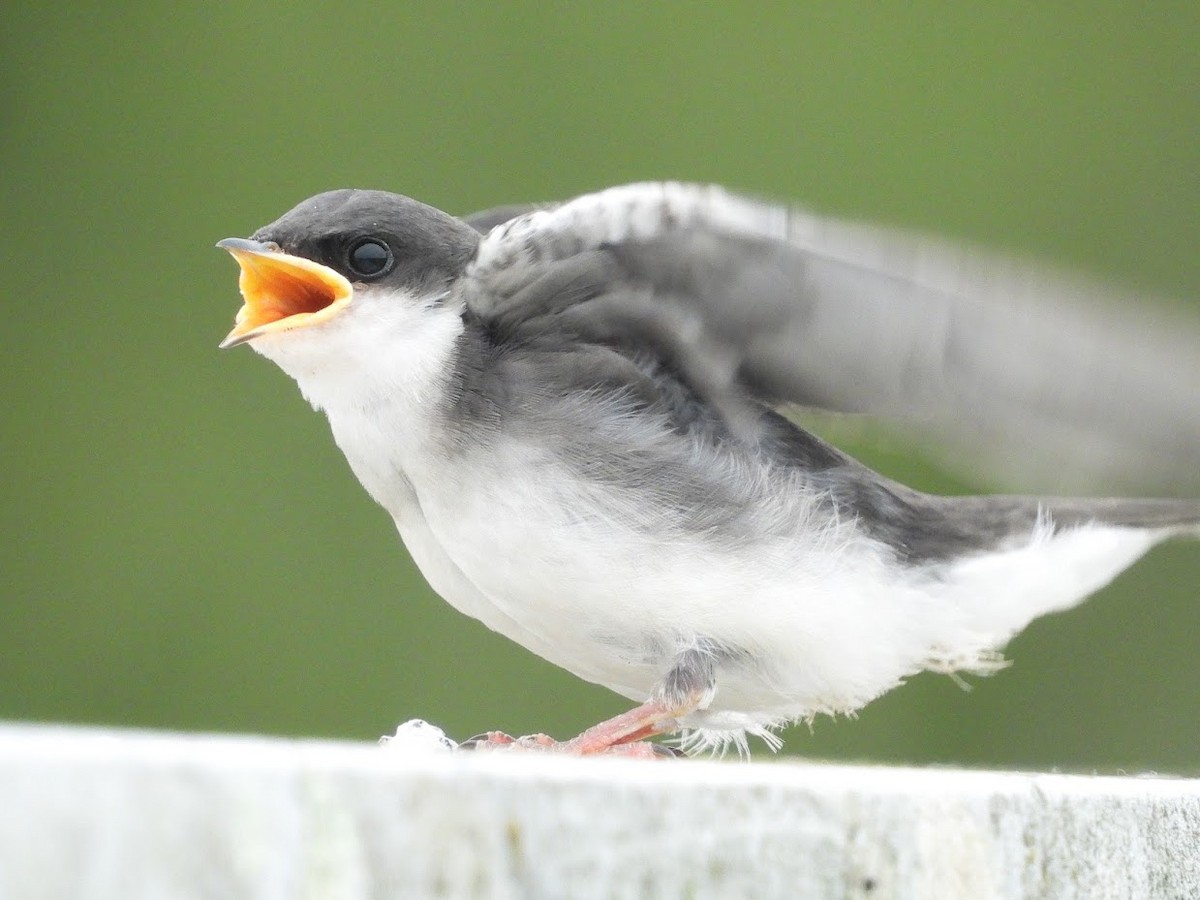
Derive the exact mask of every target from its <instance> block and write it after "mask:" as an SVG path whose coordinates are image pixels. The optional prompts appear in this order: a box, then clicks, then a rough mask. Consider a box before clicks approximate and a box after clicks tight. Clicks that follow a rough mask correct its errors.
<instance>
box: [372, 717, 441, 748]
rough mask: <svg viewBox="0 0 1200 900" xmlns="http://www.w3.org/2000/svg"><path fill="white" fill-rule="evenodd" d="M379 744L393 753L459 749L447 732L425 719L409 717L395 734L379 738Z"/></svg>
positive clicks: (398, 727)
mask: <svg viewBox="0 0 1200 900" xmlns="http://www.w3.org/2000/svg"><path fill="white" fill-rule="evenodd" d="M379 746H381V747H385V748H387V750H388V751H390V752H392V753H448V752H450V751H451V750H457V749H458V744H456V743H455V742H454V741H452V740H450V738H448V737H446V732H444V731H442V729H440V728H438V727H437V726H436V725H431V724H429V723H428V722H426V721H425V720H424V719H409V720H408V721H407V722H403V723H401V724H400V725H397V726H396V733H395V734H391V735H384V736H383V737H381V738H380V739H379Z"/></svg>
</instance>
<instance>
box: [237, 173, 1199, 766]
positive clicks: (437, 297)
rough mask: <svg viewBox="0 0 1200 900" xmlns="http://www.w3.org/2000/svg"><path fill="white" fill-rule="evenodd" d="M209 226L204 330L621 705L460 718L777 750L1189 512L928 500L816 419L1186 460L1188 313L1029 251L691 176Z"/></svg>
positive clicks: (1011, 455) (1190, 451) (485, 598)
mask: <svg viewBox="0 0 1200 900" xmlns="http://www.w3.org/2000/svg"><path fill="white" fill-rule="evenodd" d="M217 246H218V247H220V248H223V249H224V250H226V251H228V252H229V253H230V254H231V255H232V256H233V257H234V259H235V260H236V262H237V263H238V264H239V266H240V276H239V287H240V290H241V294H242V297H243V305H242V307H241V308H240V310H239V311H238V313H237V316H236V322H235V327H234V328H233V330H232V331H231V332H230V333H229V335H228V336H227V337H226V338H225V340H224V341H223V342H222V343H221V345H220V346H221V347H222V348H228V347H233V346H236V345H240V344H248V345H249V346H250V347H251V348H253V349H254V350H255V351H256V352H258V353H259V354H261V355H263V356H265V357H266V358H267V359H269V360H271V361H273V362H274V363H276V364H277V365H278V366H279V367H280V368H281V369H282V370H283V371H284V372H285V373H287V374H288V375H290V376H291V377H292V378H293V379H294V380H295V381H296V383H297V384H298V386H299V388H300V391H301V392H302V394H303V396H304V397H305V398H306V399H307V400H308V401H309V403H310V404H311V405H312V406H313V408H314V409H316V410H319V411H323V412H324V413H325V415H326V416H327V418H328V422H329V425H330V427H331V430H332V434H333V438H334V440H335V441H336V443H337V445H338V447H339V448H340V449H341V451H342V452H343V454H344V455H345V457H346V459H347V461H348V462H349V465H350V467H351V469H352V470H353V472H354V474H355V475H356V476H357V478H358V480H359V481H360V482H361V484H362V486H363V487H364V488H365V489H366V491H367V492H368V494H370V496H371V497H372V498H373V499H374V500H375V501H376V502H377V503H378V504H379V505H380V506H382V507H383V508H384V509H385V510H386V511H387V512H388V513H389V514H390V515H391V517H392V519H393V520H394V522H395V525H396V528H397V529H398V531H399V535H400V537H401V539H402V541H403V543H404V545H405V546H406V548H407V550H408V552H409V554H410V555H411V557H412V559H413V561H414V562H415V564H416V565H417V567H418V568H419V569H420V571H421V572H422V574H423V576H424V577H425V579H426V580H427V581H428V583H429V584H430V586H431V587H432V588H433V590H434V591H436V592H437V593H438V594H439V595H440V596H441V597H442V598H444V599H445V600H446V601H448V602H449V603H450V605H452V606H453V607H455V608H456V609H457V610H459V611H460V612H462V613H464V614H466V615H468V616H471V617H472V618H475V619H477V620H479V621H480V622H482V623H483V624H484V625H486V626H487V627H488V628H490V629H492V630H493V631H496V632H498V633H499V634H501V635H504V636H506V637H508V638H510V639H511V640H513V641H515V642H516V643H518V644H520V645H522V646H523V647H525V648H527V649H528V650H530V651H532V652H533V653H536V654H538V655H539V656H541V657H543V658H545V659H547V660H549V661H550V662H552V663H554V664H556V665H558V666H560V667H562V668H564V669H566V670H568V671H570V672H571V673H573V674H574V675H576V676H578V677H580V678H582V679H585V680H587V681H590V682H594V683H596V684H600V685H603V686H605V687H607V688H609V689H611V690H612V691H615V692H616V693H618V694H620V695H622V696H624V697H626V698H628V699H629V700H631V701H633V704H634V705H633V706H632V708H631V709H630V710H629V711H628V712H625V713H623V714H621V715H619V716H616V717H614V718H611V719H608V720H606V721H604V722H601V723H600V724H598V725H596V726H594V727H592V728H589V729H587V730H586V731H584V732H582V733H581V734H579V735H577V736H576V737H574V738H571V739H568V740H561V741H560V740H555V739H552V738H549V737H546V736H545V735H531V736H526V737H511V736H509V735H506V734H504V733H502V732H487V733H485V734H483V735H481V736H480V737H479V738H478V739H476V740H475V741H474V742H473V746H476V747H482V748H486V749H495V750H499V749H505V748H507V749H524V750H546V751H560V752H564V753H572V754H579V755H585V756H590V755H600V754H613V755H629V756H655V755H658V754H659V753H661V752H663V751H662V749H661V748H662V745H661V744H659V743H655V742H653V741H651V740H650V739H651V738H656V737H666V738H668V739H671V738H673V739H674V740H675V741H677V742H678V746H679V747H681V748H682V749H683V750H684V751H686V752H701V751H713V752H718V751H724V750H725V749H727V748H729V747H735V748H737V749H738V751H739V752H741V753H743V754H744V753H746V752H747V748H748V739H749V738H750V737H756V738H759V739H762V740H763V741H765V742H766V743H767V745H768V746H770V747H771V748H772V749H775V748H778V747H779V745H780V740H779V738H778V735H777V734H776V732H777V731H778V730H779V729H780V728H781V727H782V726H784V725H787V724H789V723H793V722H796V721H809V722H811V721H812V719H813V717H814V716H817V715H819V714H830V715H835V716H836V715H839V714H853V713H854V712H855V711H856V710H858V709H859V708H861V707H862V706H864V705H865V704H867V703H868V702H870V701H871V700H873V699H875V698H877V697H879V696H880V695H881V694H883V693H885V692H887V691H889V690H891V689H893V688H895V687H897V686H898V685H900V684H902V683H903V682H904V681H905V680H906V679H908V678H909V677H911V676H913V675H915V674H917V673H919V672H922V671H926V670H930V671H935V672H943V673H960V672H967V673H980V674H987V673H990V672H992V671H994V670H996V669H997V668H999V667H1001V666H1002V665H1004V664H1005V662H1004V659H1003V657H1002V655H1001V653H1002V649H1003V647H1004V645H1005V643H1006V642H1007V641H1008V640H1009V639H1010V638H1011V637H1012V636H1013V635H1015V634H1016V633H1017V632H1019V631H1020V630H1022V629H1023V628H1024V627H1025V626H1026V625H1028V624H1029V623H1030V622H1031V621H1032V620H1033V619H1035V618H1037V617H1039V616H1042V615H1045V614H1047V613H1051V612H1055V611H1060V610H1065V609H1068V608H1071V607H1073V606H1075V605H1077V604H1078V603H1080V602H1081V601H1082V600H1084V599H1085V598H1086V597H1088V596H1089V595H1090V594H1092V593H1094V592H1095V591H1097V590H1099V589H1100V588H1101V587H1103V586H1104V585H1106V584H1107V583H1108V582H1109V581H1110V580H1111V579H1113V578H1114V577H1115V576H1116V575H1117V574H1118V573H1120V572H1121V571H1122V570H1124V569H1125V568H1126V567H1128V566H1129V565H1131V564H1132V563H1133V562H1134V561H1135V560H1137V559H1138V558H1139V557H1141V556H1142V555H1143V554H1144V553H1145V552H1146V551H1147V550H1148V549H1150V548H1151V547H1152V546H1153V545H1155V544H1157V543H1158V542H1160V541H1163V540H1166V539H1168V538H1174V537H1196V536H1200V500H1196V499H1186V498H1180V497H1174V498H1144V499H1123V498H1110V499H1093V498H1087V497H1077V496H1076V497H1072V496H1065V495H1064V496H1055V495H1050V496H1047V495H1042V494H1030V495H1009V494H1003V495H988V494H983V495H976V496H947V495H934V494H929V493H924V492H921V491H918V490H916V489H914V488H911V487H908V486H906V485H904V484H901V483H899V482H897V481H894V480H892V479H890V478H888V477H886V476H884V475H883V474H880V473H878V472H876V471H874V470H873V469H871V468H869V467H868V466H866V465H864V464H862V463H860V462H858V461H857V460H856V459H854V458H853V457H851V456H850V455H848V454H847V453H845V452H843V451H841V450H840V449H838V448H837V447H835V446H833V445H832V444H830V443H828V442H827V441H825V440H824V439H822V438H821V437H819V436H818V435H817V434H816V433H815V431H814V430H813V429H811V428H808V427H805V426H804V424H802V422H803V416H804V413H805V411H806V410H814V409H815V410H825V411H831V412H833V413H838V414H860V415H867V416H878V417H884V418H888V417H890V418H894V419H896V420H899V421H901V422H907V423H908V424H909V426H910V427H912V428H914V429H916V433H918V434H925V435H927V436H928V435H941V436H945V435H948V434H951V433H959V434H964V435H967V436H968V439H967V443H968V444H969V445H971V446H973V447H974V448H975V456H976V458H977V459H978V460H990V461H991V462H992V463H995V464H996V465H995V468H996V469H997V470H1003V469H1005V468H1006V467H1011V466H1012V465H1015V464H1019V463H1021V462H1022V461H1029V462H1031V464H1032V463H1035V464H1036V465H1034V468H1038V467H1040V468H1041V469H1042V470H1044V471H1049V472H1050V473H1052V474H1053V473H1057V474H1059V475H1061V476H1064V477H1065V478H1067V483H1070V478H1071V477H1074V476H1075V475H1078V473H1080V472H1082V473H1085V475H1087V474H1090V475H1097V474H1098V475H1099V477H1101V478H1103V477H1106V476H1107V475H1112V474H1113V473H1117V472H1123V473H1125V474H1127V475H1128V474H1130V473H1132V474H1133V476H1134V483H1141V484H1153V485H1154V486H1156V488H1161V487H1162V485H1163V484H1169V483H1178V480H1179V478H1180V477H1182V478H1184V479H1186V478H1188V477H1194V476H1195V474H1196V473H1197V472H1198V471H1200V467H1198V466H1197V463H1198V462H1200V456H1198V454H1200V400H1198V392H1197V385H1200V365H1198V363H1197V356H1200V354H1196V352H1195V350H1196V344H1195V343H1194V340H1195V335H1196V330H1195V329H1194V327H1192V328H1191V330H1189V328H1188V327H1175V326H1174V325H1172V324H1171V323H1169V322H1168V323H1164V324H1163V325H1162V326H1161V327H1157V328H1156V327H1152V325H1151V324H1150V323H1149V322H1148V319H1147V317H1146V315H1145V314H1144V312H1142V311H1140V310H1137V309H1133V310H1131V309H1130V308H1129V307H1128V306H1125V307H1121V306H1120V305H1118V304H1108V305H1105V303H1102V302H1100V301H1098V300H1097V301H1096V302H1095V303H1092V302H1091V298H1090V295H1089V293H1088V291H1089V288H1088V286H1087V285H1083V286H1082V287H1081V286H1080V285H1079V284H1077V283H1076V282H1075V281H1073V280H1071V279H1070V278H1066V277H1060V275H1059V273H1048V274H1045V275H1043V274H1042V273H1040V271H1039V270H1036V269H1034V268H1030V267H1029V266H1028V265H1027V264H1025V263H1022V262H1018V263H1016V264H1010V263H1009V261H1008V260H1007V259H1006V258H1003V257H1000V256H989V255H987V254H986V253H980V252H977V251H976V250H974V249H972V248H960V247H955V246H953V245H949V244H946V243H944V242H938V241H936V240H933V239H928V238H925V237H923V236H920V235H908V234H905V233H903V232H900V231H896V230H893V229H888V228H880V227H876V226H868V225H857V224H854V223H844V222H841V221H839V220H836V219H831V218H826V217H822V216H819V215H816V214H812V213H809V212H806V211H804V210H801V209H799V208H797V207H794V206H791V205H787V204H780V203H775V202H772V201H767V200H761V199H757V198H753V197H750V196H746V195H742V194H739V193H736V192H734V191H730V190H727V189H725V188H722V187H719V186H715V185H704V184H689V183H680V182H642V183H636V184H628V185H621V186H618V187H612V188H607V189H603V190H598V191H595V192H592V193H586V194H583V195H580V196H577V197H574V198H572V199H569V200H566V201H561V202H554V203H544V204H529V205H521V206H508V207H498V208H494V209H489V210H485V211H484V212H482V213H477V214H473V215H468V216H465V217H461V218H460V217H456V216H454V215H451V214H449V213H445V212H442V211H441V210H439V209H437V208H435V207H432V206H429V205H426V204H423V203H421V202H419V201H417V200H413V199H411V198H408V197H406V196H402V195H399V194H394V193H389V192H385V191H377V190H360V189H341V190H334V191H329V192H326V193H321V194H318V195H316V196H313V197H311V198H309V199H307V200H304V201H303V202H301V203H300V204H299V205H297V206H296V207H295V208H293V209H291V210H290V211H289V212H287V213H285V214H284V215H283V216H282V217H280V218H279V219H277V220H276V221H274V222H272V223H271V224H269V225H266V226H264V227H262V228H260V229H258V230H257V231H256V232H254V233H253V234H252V235H251V237H249V238H228V239H225V240H222V241H220V242H219V243H218V245H217ZM1031 273H1032V274H1031ZM1089 304H1090V305H1089ZM1188 326H1189V327H1191V323H1188ZM1160 476H1161V477H1160ZM1139 479H1140V481H1139ZM1155 479H1158V480H1157V481H1156V480H1155Z"/></svg>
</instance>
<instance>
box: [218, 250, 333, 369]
mask: <svg viewBox="0 0 1200 900" xmlns="http://www.w3.org/2000/svg"><path fill="white" fill-rule="evenodd" d="M217 246H218V247H220V248H221V249H222V250H228V251H229V252H230V254H232V256H233V258H234V259H236V260H237V263H238V265H239V266H241V267H242V273H241V275H240V276H239V277H238V288H239V289H241V292H242V298H243V299H244V300H245V303H243V304H242V308H241V309H239V310H238V314H237V318H236V319H235V320H234V321H235V322H236V324H235V325H234V327H233V331H231V332H229V334H228V335H227V336H226V337H225V340H223V341H221V345H220V346H221V349H222V350H224V349H225V348H226V347H235V346H237V345H238V344H241V343H244V342H246V341H249V340H253V339H254V338H256V337H261V336H262V335H264V334H270V333H273V332H278V331H288V330H290V329H293V328H303V327H304V326H306V325H316V324H318V323H320V322H326V321H328V320H329V319H331V318H333V317H334V316H336V315H337V314H338V313H339V312H340V311H341V310H342V309H344V308H345V307H346V306H348V305H349V304H350V298H351V296H352V295H353V294H354V288H353V287H352V286H351V284H350V282H349V281H347V280H346V279H345V278H343V277H342V276H341V275H339V274H338V273H337V272H335V271H334V270H333V269H331V268H329V267H328V266H323V265H321V264H320V263H317V262H313V261H312V260H311V259H304V258H303V257H301V256H289V255H288V254H286V253H283V252H281V251H279V250H277V249H275V248H274V246H273V245H269V244H260V243H259V242H258V241H247V240H244V239H242V238H226V239H225V240H223V241H218V242H217Z"/></svg>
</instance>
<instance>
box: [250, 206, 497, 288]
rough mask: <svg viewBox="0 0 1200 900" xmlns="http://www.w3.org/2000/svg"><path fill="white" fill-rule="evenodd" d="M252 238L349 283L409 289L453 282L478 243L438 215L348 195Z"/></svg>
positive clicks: (285, 218)
mask: <svg viewBox="0 0 1200 900" xmlns="http://www.w3.org/2000/svg"><path fill="white" fill-rule="evenodd" d="M252 239H253V240H256V241H259V242H261V243H271V244H275V245H276V246H278V248H279V249H280V250H282V251H283V252H284V253H288V254H291V255H292V256H299V257H303V258H304V259H310V260H312V261H313V262H318V263H321V264H322V265H325V266H328V267H329V268H331V269H333V270H334V271H336V272H338V273H340V274H341V275H343V276H344V277H345V278H346V279H347V280H349V281H350V282H352V283H354V282H357V283H371V284H377V285H381V286H384V285H386V286H391V287H395V288H399V287H405V288H410V289H413V288H420V287H423V286H429V287H431V288H432V287H434V286H436V285H438V284H445V283H446V282H447V281H449V280H452V279H453V278H455V277H457V276H458V275H459V273H461V272H462V270H463V267H464V266H465V265H466V264H467V262H468V261H469V260H470V259H471V257H472V256H473V255H474V253H475V248H476V247H477V246H478V244H479V234H478V232H476V231H475V230H474V229H473V228H471V227H470V226H468V225H467V224H466V223H465V222H463V221H461V220H459V219H456V218H454V217H453V216H451V215H447V214H446V213H444V212H442V211H441V210H440V209H435V208H434V207H432V206H427V205H426V204H424V203H419V202H417V201H416V200H413V199H411V198H409V197H405V196H403V195H401V194H390V193H388V192H387V191H362V190H354V189H346V190H339V191H327V192H325V193H323V194H317V195H316V196H314V197H309V198H308V199H307V200H305V201H303V202H302V203H300V204H298V205H297V206H295V207H293V208H292V209H291V210H289V211H288V212H286V213H284V214H283V215H282V216H280V217H279V218H278V219H276V220H275V221H274V222H272V223H271V224H270V225H264V226H263V227H262V228H260V229H258V231H256V232H255V233H254V234H253V235H252ZM421 292H422V293H424V291H421Z"/></svg>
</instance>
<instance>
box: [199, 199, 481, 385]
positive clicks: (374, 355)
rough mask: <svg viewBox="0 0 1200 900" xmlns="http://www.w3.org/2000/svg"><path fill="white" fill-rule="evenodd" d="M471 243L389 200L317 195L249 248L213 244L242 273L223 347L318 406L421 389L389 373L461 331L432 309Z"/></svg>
mask: <svg viewBox="0 0 1200 900" xmlns="http://www.w3.org/2000/svg"><path fill="white" fill-rule="evenodd" d="M479 241H480V236H479V233H478V232H476V231H475V230H474V229H472V228H471V227H470V226H469V225H467V224H466V223H465V222H462V221H460V220H459V219H456V218H454V217H453V216H450V215H447V214H446V213H444V212H442V211H440V210H438V209H435V208H433V207H432V206H427V205H425V204H424V203H418V202H417V201H416V200H412V199H410V198H408V197H404V196H401V195H399V194H390V193H387V192H384V191H363V190H338V191H329V192H327V193H324V194H318V195H316V196H315V197H311V198H309V199H308V200H305V201H304V202H302V203H300V204H299V205H298V206H296V207H295V208H294V209H292V210H290V211H289V212H287V213H285V214H284V215H283V216H281V217H280V218H279V219H277V220H276V221H274V222H272V223H271V224H270V225H266V226H264V227H262V228H260V229H259V230H258V231H256V232H255V233H254V235H253V237H252V238H251V239H250V240H245V239H241V238H230V239H227V240H224V241H221V242H220V243H219V244H218V246H220V247H222V248H224V249H226V250H228V251H229V252H230V253H231V254H233V256H234V258H235V259H237V261H238V263H239V265H241V267H242V274H241V280H240V287H241V291H242V295H243V297H244V298H245V305H244V306H243V307H242V309H241V310H240V311H239V313H238V317H237V325H236V327H235V328H234V329H233V331H232V332H230V334H229V336H228V337H227V338H226V339H225V341H224V342H223V343H222V346H223V347H231V346H234V345H235V344H240V343H249V344H250V345H251V346H252V347H253V348H254V349H255V350H256V351H258V352H259V353H262V354H263V355H264V356H267V357H268V358H270V359H272V360H274V361H275V362H276V363H278V364H279V366H280V367H281V368H283V369H284V370H285V371H286V372H288V373H289V374H290V375H292V376H293V377H294V378H296V380H297V381H298V382H300V386H301V389H302V390H304V392H305V394H306V395H308V396H309V399H310V400H312V401H313V402H314V403H317V404H319V405H322V406H324V405H326V403H327V397H326V396H325V395H326V394H328V393H329V390H326V388H329V389H330V390H345V392H346V393H347V395H352V396H357V397H360V398H363V397H365V398H369V397H370V396H371V395H373V394H374V393H376V391H383V390H386V383H387V382H393V381H400V382H407V383H409V384H413V383H421V379H419V378H418V379H415V380H414V378H413V375H414V374H416V373H414V372H411V371H410V372H400V371H396V370H395V369H396V367H397V366H398V365H400V362H401V360H404V361H405V362H406V364H414V365H417V366H418V368H421V367H423V365H424V364H423V363H421V362H420V360H422V359H427V358H429V357H430V356H431V354H434V355H441V354H442V351H443V350H444V349H445V348H446V347H448V346H449V345H450V344H452V343H453V337H454V335H455V334H456V333H457V332H458V331H461V328H462V322H461V317H460V316H459V311H458V310H457V308H455V307H454V305H453V304H450V305H446V304H444V303H443V301H444V300H445V298H446V296H447V295H448V293H449V291H450V286H451V285H452V283H453V282H454V280H455V279H456V278H458V277H459V276H460V275H461V274H462V272H463V270H464V269H465V268H466V266H467V264H468V263H469V262H470V260H471V259H472V258H473V256H474V255H475V252H476V248H477V247H478V244H479ZM422 342H424V343H425V344H427V345H428V346H426V347H422V346H421V344H422ZM410 368H411V366H410ZM430 374H432V373H430ZM348 380H352V381H355V382H358V381H363V380H365V382H369V383H364V384H347V383H346V382H347V381H348ZM331 386H336V387H331Z"/></svg>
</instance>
